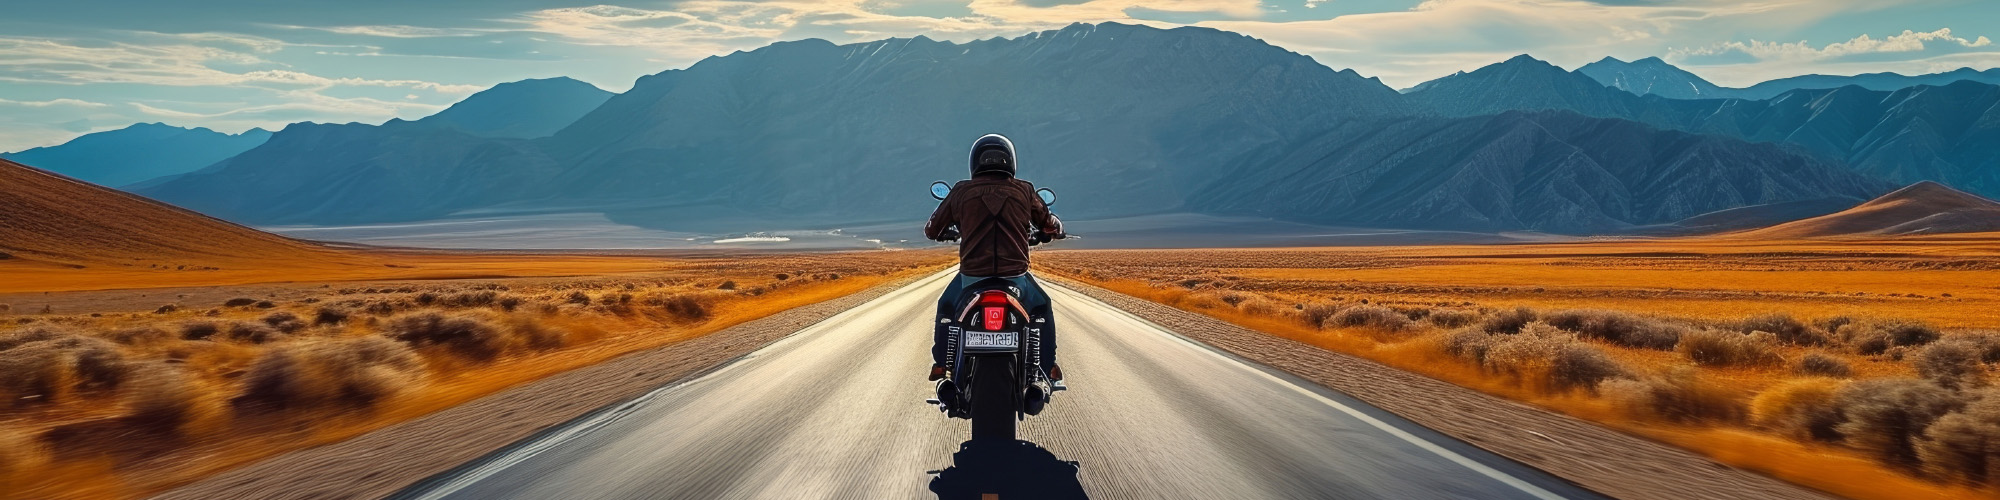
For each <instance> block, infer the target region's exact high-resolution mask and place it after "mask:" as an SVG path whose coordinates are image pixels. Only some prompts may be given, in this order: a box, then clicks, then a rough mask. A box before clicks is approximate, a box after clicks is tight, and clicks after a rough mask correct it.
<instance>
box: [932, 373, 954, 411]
mask: <svg viewBox="0 0 2000 500" xmlns="http://www.w3.org/2000/svg"><path fill="white" fill-rule="evenodd" d="M926 402H927V403H936V404H937V405H938V411H943V412H950V411H951V407H952V406H956V405H957V404H958V384H955V383H952V381H951V379H949V378H947V379H944V380H939V381H938V383H937V399H933V400H930V401H926Z"/></svg>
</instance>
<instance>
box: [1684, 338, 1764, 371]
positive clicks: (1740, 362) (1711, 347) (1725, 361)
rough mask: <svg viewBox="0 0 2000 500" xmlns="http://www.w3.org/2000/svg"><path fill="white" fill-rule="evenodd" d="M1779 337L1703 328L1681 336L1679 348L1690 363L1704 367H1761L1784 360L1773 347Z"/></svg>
mask: <svg viewBox="0 0 2000 500" xmlns="http://www.w3.org/2000/svg"><path fill="white" fill-rule="evenodd" d="M1776 342H1777V336H1775V335H1772V334H1770V333H1765V332H1754V333H1750V334H1742V333H1736V332H1733V331H1729V330H1714V329H1702V330H1695V331H1691V332H1688V333H1686V334H1683V335H1681V340H1680V345H1679V347H1677V348H1676V349H1678V350H1679V351H1680V353H1681V354H1682V355H1685V356H1687V358H1688V360H1690V361H1694V362H1695V364H1698V365H1703V366H1757V365H1770V364H1776V363H1779V362H1781V361H1782V358H1779V357H1778V351H1777V350H1776V349H1775V348H1773V347H1772V344H1775V343H1776Z"/></svg>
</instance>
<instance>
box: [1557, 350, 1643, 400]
mask: <svg viewBox="0 0 2000 500" xmlns="http://www.w3.org/2000/svg"><path fill="white" fill-rule="evenodd" d="M1628 373H1630V370H1627V369H1625V366H1624V365H1620V364H1618V362H1617V361H1615V360H1612V359H1611V356H1608V355H1605V354H1604V351H1601V350H1598V349H1597V348H1596V347H1592V346H1589V345H1585V344H1570V345H1566V346H1562V347H1561V348H1559V349H1557V350H1556V357H1555V359H1554V360H1552V362H1551V363H1550V367H1549V383H1550V385H1551V386H1552V387H1554V388H1555V389H1556V390H1560V391H1567V390H1573V389H1583V390H1586V391H1596V390H1597V386H1598V384H1599V383H1602V382H1604V381H1605V380H1609V379H1611V378H1613V377H1622V376H1625V375H1627V374H1628Z"/></svg>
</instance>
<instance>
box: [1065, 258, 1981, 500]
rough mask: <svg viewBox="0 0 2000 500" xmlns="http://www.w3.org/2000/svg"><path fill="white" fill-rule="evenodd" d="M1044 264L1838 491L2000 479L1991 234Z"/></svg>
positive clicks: (1895, 491) (1934, 493) (1969, 484)
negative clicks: (1992, 374) (1994, 444)
mask: <svg viewBox="0 0 2000 500" xmlns="http://www.w3.org/2000/svg"><path fill="white" fill-rule="evenodd" d="M1037 267H1038V272H1043V273H1049V274H1055V275H1061V276H1065V277H1070V278H1074V279H1080V280H1083V281H1085V282H1088V283H1091V284H1095V285H1098V286H1102V287H1105V288H1108V289H1111V290H1114V291H1118V292H1122V293H1126V294H1130V295H1134V296H1138V297H1141V298H1145V299H1149V300H1153V301H1156V302H1161V303H1163V304H1166V305H1169V306H1173V307H1177V308H1181V309H1184V310H1189V311H1192V312H1197V313H1201V314H1205V315H1208V316H1212V317H1216V318H1218V319H1222V320H1225V321H1230V322H1234V323H1237V324H1241V325H1244V326H1246V327H1250V328H1252V329H1256V330H1259V331H1263V332H1267V333H1270V334H1273V335H1278V336H1281V337H1286V338H1290V339H1294V340H1299V341H1302V342H1305V343H1308V344H1311V345H1316V346H1319V347H1322V348H1326V349H1330V350H1334V351H1338V352H1343V353H1348V354H1353V355H1357V356H1361V357H1364V358H1368V359H1373V360H1376V361H1379V362H1383V363H1385V364H1388V365H1391V366H1395V367H1397V368H1401V369H1404V370H1408V371H1412V372H1416V373H1422V374H1425V375H1429V376H1432V377H1434V378H1438V379H1441V380H1446V381H1449V382H1453V383H1456V384H1459V385H1463V386H1466V387H1469V388H1473V389H1476V390H1481V391H1484V392H1487V393H1491V394H1495V395H1499V396H1503V397H1509V398H1513V399H1517V400H1522V401H1526V402H1530V403H1533V404H1537V405H1540V406H1543V407H1546V408H1550V409H1553V410H1556V411H1560V412H1564V413H1568V414H1570V415H1573V416H1577V417H1581V418H1585V419H1589V420H1594V421H1598V422H1601V423H1604V424H1607V425H1611V426H1613V427H1615V428H1619V429H1622V430H1625V431H1627V432H1631V433H1635V434H1638V435H1642V436H1646V437H1650V438H1653V439H1656V440H1660V441H1663V442H1668V443H1672V444H1675V445H1679V446H1682V447H1685V448H1689V449H1692V450H1695V451H1697V452H1701V453H1704V454H1707V455H1708V456H1710V457H1712V458H1714V459H1716V460H1719V461H1722V462H1724V463H1728V464H1732V465H1736V466H1740V467H1744V468H1748V469H1752V470H1757V471H1761V472H1764V473H1767V474H1771V475H1773V476H1776V477H1779V478H1782V479H1786V480H1790V481H1793V482H1796V483H1800V484H1803V485H1806V486H1811V487H1814V488H1818V489H1821V490H1824V491H1827V492H1831V493H1835V494H1839V495H1843V496H1849V497H1856V498H1954V497H1990V496H1993V495H1995V494H2000V490H1996V489H1995V488H1994V487H1995V485H1996V483H2000V447H1996V446H1992V445H1989V444H1985V443H2000V432H1990V431H2000V388H1996V387H1995V384H1993V383H1992V381H1993V377H1992V376H1991V372H1992V371H1993V370H1994V368H1995V362H2000V331H1989V330H2000V234H1976V235H1957V236H1927V237H1904V238H1897V239H1885V240H1862V239H1851V240H1808V241H1756V240H1744V239H1735V240H1731V239H1661V240H1631V239H1607V240H1600V241H1585V242H1576V243H1552V244H1517V245H1481V246H1429V247H1345V248H1275V249H1189V250H1059V251H1045V252H1041V253H1038V254H1037ZM1988 458H1991V459H1992V460H1991V461H1990V462H1989V461H1988V460H1987V459H1988ZM1989 464H1990V465H1989Z"/></svg>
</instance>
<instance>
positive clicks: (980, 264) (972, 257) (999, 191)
mask: <svg viewBox="0 0 2000 500" xmlns="http://www.w3.org/2000/svg"><path fill="white" fill-rule="evenodd" d="M953 225H957V226H958V232H959V243H958V272H959V273H961V274H964V275H966V276H975V277H982V278H984V277H993V276H1017V275H1020V274H1021V273H1025V272H1028V237H1029V233H1028V226H1029V225H1034V226H1038V227H1041V228H1042V231H1043V232H1047V233H1050V234H1062V221H1060V220H1056V216H1055V214H1051V213H1049V206H1048V205H1045V204H1043V203H1042V199H1041V197H1038V196H1035V185H1034V184H1029V183H1028V181H1023V180H1020V179H1015V178H1013V177H1008V176H1006V175H1001V174H987V175H979V176H975V177H973V178H971V179H968V180H963V181H958V184H957V185H954V186H952V187H951V194H949V195H945V197H944V202H943V203H940V204H938V208H937V211H936V212H932V213H931V221H930V223H929V224H925V225H924V237H927V238H930V239H933V240H935V239H938V236H939V235H941V234H943V233H944V231H945V229H948V228H950V227H951V226H953Z"/></svg>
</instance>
